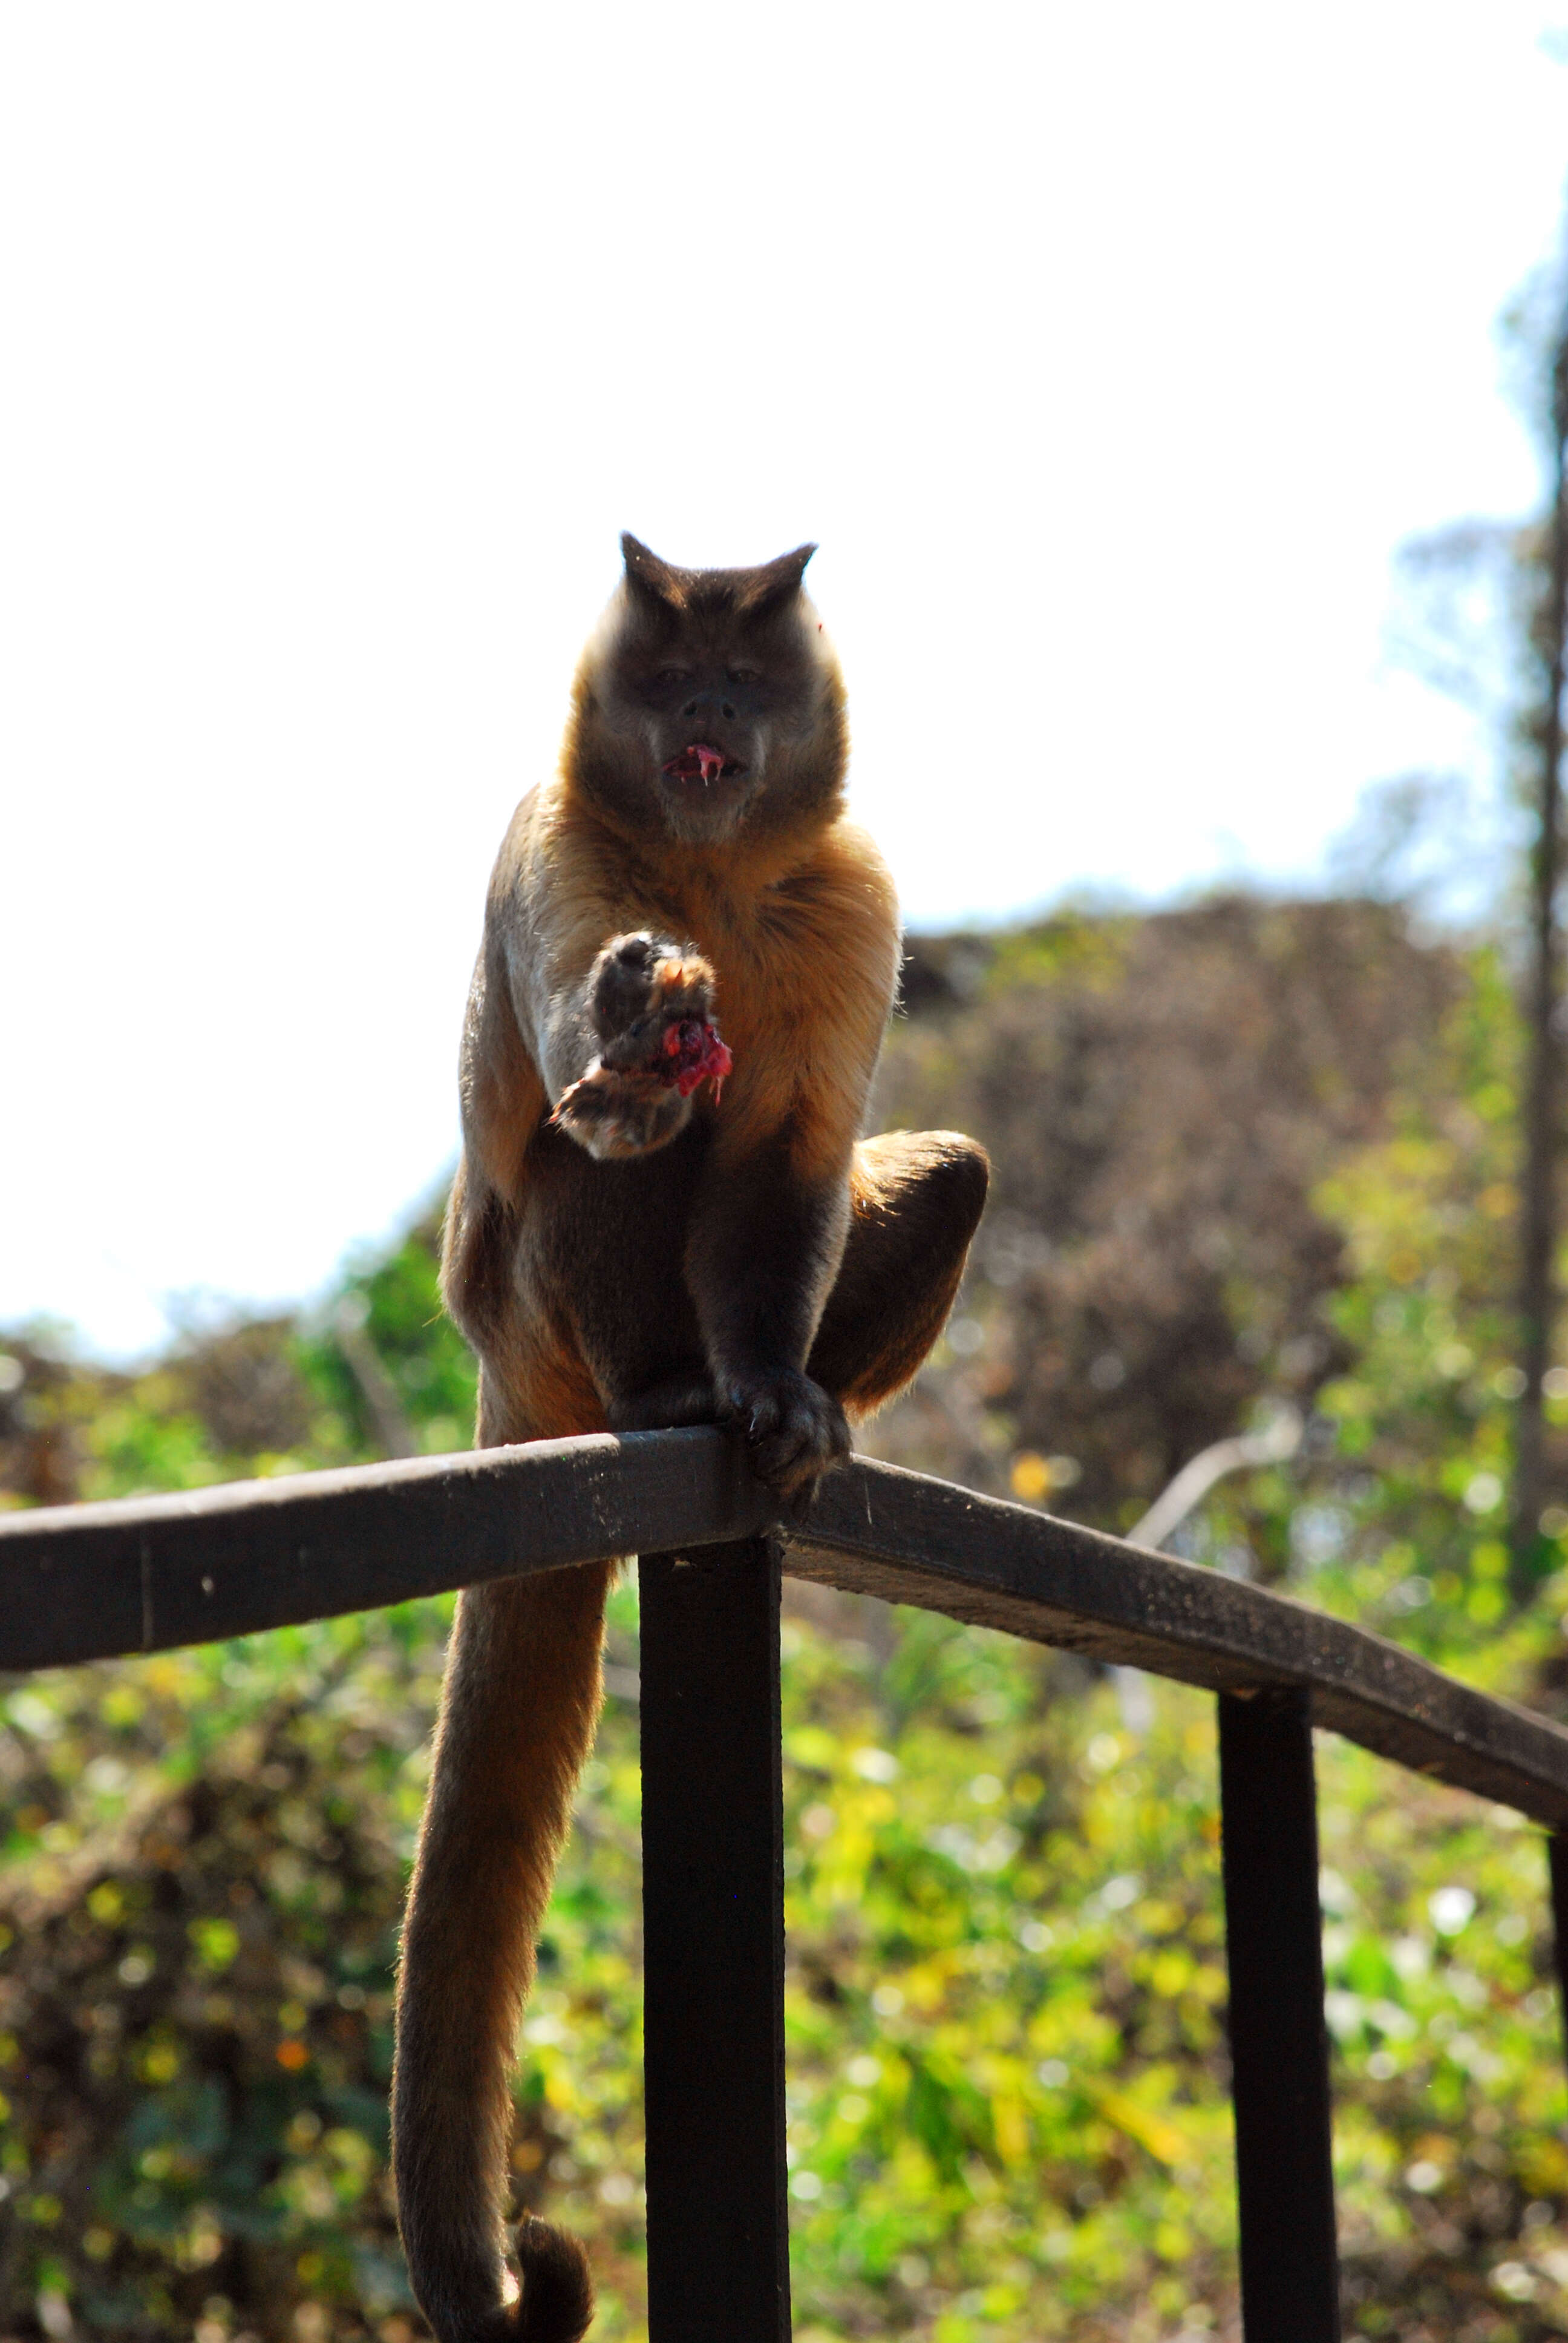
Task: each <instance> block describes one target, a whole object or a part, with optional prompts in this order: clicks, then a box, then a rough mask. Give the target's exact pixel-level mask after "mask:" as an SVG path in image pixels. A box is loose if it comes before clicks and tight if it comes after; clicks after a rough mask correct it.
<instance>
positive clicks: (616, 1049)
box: [393, 537, 988, 2343]
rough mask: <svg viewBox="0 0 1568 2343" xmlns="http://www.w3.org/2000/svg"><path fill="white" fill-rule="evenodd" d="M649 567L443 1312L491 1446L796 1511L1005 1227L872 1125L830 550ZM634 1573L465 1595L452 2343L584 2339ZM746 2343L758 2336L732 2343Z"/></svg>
mask: <svg viewBox="0 0 1568 2343" xmlns="http://www.w3.org/2000/svg"><path fill="white" fill-rule="evenodd" d="M621 544H622V551H623V553H624V555H625V559H626V569H625V576H624V578H622V580H621V582H620V584H619V586H618V590H617V592H616V594H615V596H614V598H613V599H612V601H611V602H610V605H609V608H608V610H607V611H606V613H605V615H604V618H603V619H602V621H601V622H600V624H599V626H598V630H597V631H596V632H595V634H594V635H593V636H592V638H591V639H590V640H589V642H588V649H587V650H586V651H585V652H584V654H583V658H582V661H581V664H580V666H579V668H578V674H577V679H576V684H575V687H574V690H573V697H572V708H571V717H570V721H569V724H568V730H567V737H566V745H565V749H564V752H563V755H562V758H561V762H560V769H559V772H558V776H557V778H556V779H554V780H552V781H548V782H547V783H546V784H545V785H544V786H543V787H542V788H540V789H536V790H535V791H534V793H533V795H532V796H531V797H528V798H526V799H524V800H523V803H522V804H521V805H520V806H519V807H518V811H517V813H516V815H515V816H514V818H513V820H512V825H511V828H510V829H509V830H508V832H507V836H506V839H505V841H504V843H503V844H502V847H501V851H500V857H499V860H498V862H497V864H496V869H495V874H494V876H493V878H492V879H491V881H490V890H489V898H488V902H487V908H486V917H485V934H484V941H483V944H482V946H481V948H480V951H479V958H478V963H477V968H476V969H475V971H474V982H473V990H472V991H471V993H470V995H469V1000H468V1007H467V1020H466V1022H465V1027H464V1033H463V1047H462V1061H461V1071H460V1087H461V1097H462V1115H463V1158H462V1161H461V1163H460V1164H459V1166H458V1170H457V1181H456V1183H455V1185H454V1187H453V1191H452V1199H451V1203H450V1206H449V1208H448V1211H447V1230H446V1249H445V1259H444V1263H443V1289H444V1292H445V1294H446V1300H447V1308H448V1309H449V1310H450V1312H451V1313H452V1316H453V1317H454V1318H455V1319H456V1321H457V1324H458V1326H459V1327H460V1328H461V1329H462V1331H463V1332H464V1334H465V1335H466V1336H467V1340H468V1341H469V1342H470V1343H471V1344H472V1345H473V1348H474V1350H475V1351H476V1352H477V1354H478V1360H479V1407H478V1430H477V1440H478V1444H479V1445H480V1446H481V1447H485V1448H493V1447H499V1446H502V1445H505V1444H507V1443H511V1442H514V1441H524V1440H540V1439H555V1438H558V1437H561V1436H562V1435H564V1434H568V1433H587V1432H603V1431H606V1430H608V1431H611V1432H628V1431H644V1430H648V1429H652V1428H654V1427H657V1426H660V1425H669V1424H690V1423H721V1424H728V1425H731V1426H733V1427H734V1428H735V1430H736V1431H737V1433H739V1435H740V1436H741V1437H743V1438H744V1440H745V1441H746V1443H747V1446H748V1449H749V1454H750V1460H751V1463H752V1466H753V1469H754V1470H755V1472H756V1473H758V1474H759V1476H760V1478H761V1479H762V1480H763V1481H764V1482H765V1483H767V1484H768V1486H769V1488H771V1489H773V1490H775V1491H776V1492H777V1493H778V1495H779V1500H780V1503H781V1506H791V1505H797V1506H798V1505H799V1504H800V1503H803V1502H805V1500H806V1499H807V1498H809V1493H810V1491H811V1489H812V1488H813V1486H814V1485H815V1483H816V1482H817V1480H818V1479H819V1476H820V1475H821V1474H822V1473H825V1472H827V1471H828V1470H829V1468H830V1467H831V1466H832V1465H834V1464H836V1463H838V1462H839V1459H840V1458H841V1457H843V1456H844V1455H845V1454H846V1453H848V1450H849V1426H850V1424H851V1423H854V1422H855V1421H857V1420H858V1419H859V1418H862V1417H864V1416H866V1415H867V1414H869V1413H870V1412H871V1411H872V1410H873V1409H875V1408H877V1407H879V1405H880V1404H881V1403H883V1402H884V1401H885V1400H888V1399H890V1398H891V1397H892V1395H893V1393H895V1392H898V1391H900V1389H901V1388H902V1387H903V1386H904V1384H906V1383H908V1382H909V1381H910V1377H911V1376H912V1375H913V1374H914V1373H915V1371H916V1370H917V1368H918V1367H919V1366H920V1363H921V1361H922V1360H923V1359H924V1358H925V1356H926V1353H928V1351H929V1350H930V1347H931V1344H932V1343H933V1342H935V1340H936V1338H937V1335H938V1333H939V1332H940V1329H941V1327H942V1324H943V1322H944V1321H945V1319H946V1317H947V1314H948V1312H949V1310H950V1307H951V1304H952V1300H953V1296H954V1294H955V1292H957V1290H958V1284H959V1280H960V1276H961V1274H962V1272H963V1265H964V1258H965V1255H966V1253H967V1252H968V1249H969V1243H970V1238H971V1237H972V1236H973V1234H974V1231H975V1227H976V1224H977V1222H979V1219H980V1208H981V1206H982V1204H983V1203H984V1201H985V1192H986V1180H987V1171H988V1167H987V1162H986V1158H985V1155H984V1153H983V1151H981V1149H980V1148H979V1147H978V1146H976V1145H975V1144H974V1142H973V1141H970V1140H968V1139H964V1138H960V1137H959V1136H957V1135H956V1134H954V1133H952V1132H949V1131H926V1132H920V1133H910V1132H905V1131H899V1132H890V1133H888V1134H886V1135H885V1136H883V1137H881V1138H879V1139H862V1138H860V1137H859V1131H860V1127H861V1121H862V1118H863V1116H864V1114H865V1111H866V1101H867V1097H868V1094H869V1090H870V1086H871V1077H872V1073H873V1071H874V1070H875V1067H876V1063H877V1058H878V1053H879V1050H880V1048H881V1042H882V1036H883V1031H884V1029H885V1027H886V1025H887V1022H888V1018H889V1014H890V1011H891V1008H892V1005H893V998H894V992H895V988H896V984H897V978H898V969H899V957H900V942H899V919H898V909H897V905H896V903H895V900H894V896H893V889H892V883H891V881H890V878H889V876H888V873H887V870H886V869H885V868H884V866H883V864H882V861H881V860H880V858H879V855H878V853H877V850H876V848H875V847H874V846H873V845H872V843H871V841H870V840H869V838H868V837H867V836H866V835H865V833H864V832H863V831H862V830H857V829H856V828H854V827H853V826H852V824H851V823H850V822H849V821H848V820H846V818H845V812H844V768H845V759H846V753H847V745H848V741H847V730H846V723H845V714H844V687H843V682H842V679H841V677H840V675H839V666H838V662H837V660H836V659H835V658H834V655H833V652H832V649H831V648H830V647H829V642H828V639H827V637H826V636H825V635H824V633H823V631H822V628H821V625H820V623H819V620H818V618H817V615H816V612H815V611H814V609H813V608H812V606H811V604H810V603H809V601H808V599H807V598H806V596H805V594H804V593H803V592H802V590H801V578H802V574H803V572H804V570H805V568H806V564H807V562H808V560H809V558H810V556H811V553H812V551H813V548H812V547H810V546H809V545H806V546H801V547H800V548H799V550H798V551H796V552H794V553H787V554H785V555H783V556H782V557H781V558H779V560H777V561H770V562H768V563H766V564H765V565H764V566H763V567H762V568H757V569H696V570H693V569H677V568H672V567H671V566H670V565H669V564H668V562H664V561H661V560H659V559H658V557H657V556H656V555H655V554H652V553H650V552H649V551H648V548H647V547H646V546H643V545H639V544H638V541H637V539H636V538H633V537H627V538H623V539H622V541H621ZM615 1567H616V1565H615V1564H609V1563H606V1564H595V1565H590V1566H586V1567H583V1568H579V1569H573V1570H557V1571H551V1572H549V1573H548V1574H545V1575H543V1576H539V1577H534V1578H524V1579H502V1580H499V1581H497V1582H495V1583H493V1584H488V1585H484V1586H475V1587H470V1588H468V1589H467V1592H466V1593H465V1594H463V1595H462V1597H461V1599H460V1601H459V1604H458V1606H457V1622H456V1625H455V1628H454V1631H453V1637H452V1646H451V1658H450V1662H449V1664H448V1667H447V1684H446V1692H445V1695H444V1699H443V1704H442V1712H441V1721H440V1725H439V1728H438V1731H437V1742H436V1758H435V1772H434V1775H433V1778H432V1782H431V1786H430V1796H429V1803H428V1805H427V1811H426V1815H425V1822H424V1828H423V1832H422V1835H421V1838H420V1843H419V1852H418V1858H417V1864H416V1865H415V1871H414V1880H413V1885H412V1889H411V1892H410V1898H409V1906H408V1913H407V1923H406V1926H405V1929H404V1936H403V1955H402V1971H401V1980H400V1986H399V1995H398V2011H397V2073H396V2077H395V2080H394V2086H393V2115H394V2132H395V2147H394V2157H395V2165H396V2171H397V2205H398V2217H399V2219H400V2222H401V2225H402V2231H403V2241H404V2245H405V2247H407V2256H408V2267H409V2271H410V2274H411V2277H412V2279H413V2285H414V2291H415V2293H416V2295H417V2298H418V2300H419V2303H420V2306H421V2308H422V2309H423V2310H424V2312H425V2315H426V2317H427V2318H428V2320H429V2322H430V2325H431V2326H432V2328H434V2329H435V2332H436V2334H437V2337H438V2338H440V2343H499V2338H525V2343H576V2338H578V2337H580V2336H582V2335H583V2334H585V2333H586V2331H587V2329H588V2324H589V2322H590V2320H591V2318H592V2315H593V2289H592V2286H591V2284H590V2281H589V2278H588V2263H587V2258H586V2256H585V2255H584V2253H583V2249H582V2247H581V2246H580V2245H578V2242H577V2241H576V2240H575V2239H574V2238H571V2237H568V2236H567V2235H566V2234H565V2233H564V2232H562V2231H560V2230H558V2229H555V2228H551V2227H548V2225H547V2224H546V2223H544V2222H542V2221H538V2220H533V2219H529V2220H528V2221H526V2222H525V2223H524V2225H523V2227H522V2229H521V2231H520V2232H519V2234H518V2237H517V2241H516V2255H515V2265H516V2270H517V2271H520V2277H521V2284H520V2288H519V2284H518V2276H517V2274H516V2272H515V2270H514V2268H513V2267H511V2266H509V2265H508V2258H507V2250H506V2237H505V2233H504V2229H503V2224H502V2209H503V2203H502V2200H503V2192H504V2187H505V2182H506V2174H507V2169H508V2147H509V2144H510V2127H511V2115H512V2103H511V2096H510V2088H509V2075H510V2068H511V2065H512V2058H513V2051H514V2046H515V2042H516V2037H517V2030H518V2021H519V2017H520V2014H521V2010H522V2006H523V2002H524V1999H525V1996H526V1995H527V1993H528V1986H529V1985H530V1983H531V1982H532V1978H533V1970H534V1946H535V1942H536V1940H537V1937H538V1930H539V1926H540V1923H541V1920H542V1918H543V1916H544V1911H545V1906H546V1903H547V1901H548V1896H549V1892H550V1882H551V1877H552V1875H553V1873H554V1870H555V1865H556V1859H557V1856H558V1853H559V1851H560V1846H561V1843H562V1840H563V1839H564V1837H565V1835H566V1831H567V1825H568V1809H569V1805H570V1801H571V1796H572V1792H573V1787H574V1785H575V1784H576V1782H577V1778H578V1771H579V1768H580V1767H581V1765H582V1763H583V1759H584V1756H585V1755H586V1753H587V1751H588V1745H589V1743H590V1741H591V1738H592V1735H593V1730H594V1723H595V1718H596V1716H597V1715H598V1706H599V1700H600V1679H599V1647H600V1644H601V1641H602V1637H603V1619H604V1604H605V1595H606V1593H607V1590H608V1586H609V1584H610V1581H611V1578H612V1575H613V1573H614V1570H615ZM737 2343H739V2338H737Z"/></svg>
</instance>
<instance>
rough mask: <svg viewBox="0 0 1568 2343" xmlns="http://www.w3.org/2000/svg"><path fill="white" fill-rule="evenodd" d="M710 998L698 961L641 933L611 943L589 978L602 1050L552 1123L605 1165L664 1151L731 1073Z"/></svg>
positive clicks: (708, 979)
mask: <svg viewBox="0 0 1568 2343" xmlns="http://www.w3.org/2000/svg"><path fill="white" fill-rule="evenodd" d="M712 999H713V970H711V969H710V968H709V965H708V962H707V961H706V960H703V959H702V958H701V957H700V955H699V954H698V953H696V952H693V951H682V950H681V949H680V947H679V946H678V945H677V944H670V943H666V942H663V941H662V940H659V939H658V938H656V937H654V936H650V935H648V934H646V933H645V934H638V935H630V936H616V937H614V938H613V939H612V940H611V941H610V942H609V943H608V944H607V945H606V946H605V948H604V950H603V951H601V952H600V954H599V956H598V959H597V960H595V962H594V964H593V968H592V970H590V972H589V976H588V1015H589V1017H590V1018H591V1020H592V1021H593V1026H594V1030H595V1031H596V1032H597V1033H598V1037H599V1040H600V1042H601V1044H602V1047H601V1049H600V1051H599V1054H598V1057H597V1058H596V1059H595V1060H594V1061H593V1063H592V1065H591V1066H589V1068H588V1071H587V1072H586V1073H585V1074H584V1075H583V1077H582V1079H581V1080H580V1081H575V1082H573V1083H572V1085H571V1087H570V1088H569V1089H568V1090H567V1091H564V1092H563V1094H562V1097H561V1101H560V1103H559V1105H558V1107H557V1108H556V1111H555V1113H554V1114H553V1115H552V1116H551V1118H550V1120H551V1121H553V1122H555V1123H558V1125H559V1126H560V1128H561V1129H562V1130H563V1131H569V1133H570V1134H571V1136H572V1138H574V1139H575V1140H576V1141H578V1144H579V1145H580V1146H582V1147H586V1148H587V1150H588V1153H589V1154H590V1155H593V1156H597V1157H598V1158H599V1159H600V1160H601V1161H603V1160H609V1159H613V1158H616V1157H624V1156H628V1155H646V1154H648V1153H650V1152H651V1151H652V1150H653V1149H654V1148H656V1147H663V1146H665V1145H666V1144H667V1143H668V1141H670V1140H672V1139H673V1138H674V1137H675V1135H676V1133H677V1132H678V1131H680V1130H682V1129H683V1128H684V1126H685V1124H686V1123H687V1121H689V1118H690V1113H691V1096H692V1093H693V1091H696V1090H698V1089H699V1087H700V1085H701V1084H702V1083H703V1082H705V1081H708V1080H709V1079H710V1078H711V1080H712V1082H713V1086H714V1091H715V1095H717V1093H718V1091H719V1086H720V1084H721V1083H722V1081H723V1080H724V1077H725V1075H726V1074H727V1073H728V1072H729V1068H730V1057H729V1051H728V1050H727V1049H726V1048H725V1046H724V1044H723V1042H722V1041H720V1040H719V1034H718V1032H717V1031H716V1030H715V1028H714V1025H713V1022H712V1019H711V1017H710V1016H709V1009H710V1007H711V1004H712Z"/></svg>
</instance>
